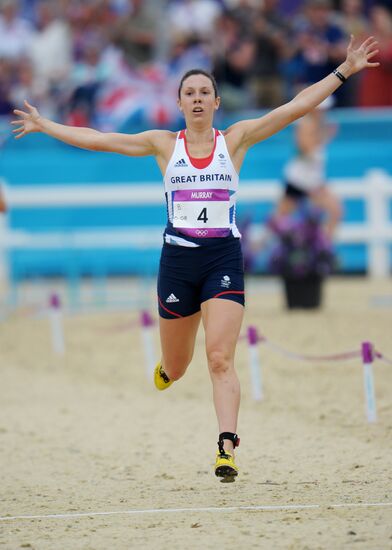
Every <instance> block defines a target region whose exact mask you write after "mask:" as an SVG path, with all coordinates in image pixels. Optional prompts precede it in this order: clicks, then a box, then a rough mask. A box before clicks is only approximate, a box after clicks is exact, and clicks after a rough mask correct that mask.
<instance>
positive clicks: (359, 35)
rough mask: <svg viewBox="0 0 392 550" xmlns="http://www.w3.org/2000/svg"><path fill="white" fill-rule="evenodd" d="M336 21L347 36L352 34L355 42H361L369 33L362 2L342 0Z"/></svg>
mask: <svg viewBox="0 0 392 550" xmlns="http://www.w3.org/2000/svg"><path fill="white" fill-rule="evenodd" d="M337 20H338V21H339V23H340V26H341V27H342V29H343V30H344V32H345V33H346V35H347V36H350V35H351V34H353V35H354V36H355V38H356V39H357V40H362V39H363V38H364V37H365V36H367V35H368V33H369V23H368V21H367V19H366V17H365V13H364V4H363V0H343V2H342V7H341V13H340V14H339V15H338V18H337Z"/></svg>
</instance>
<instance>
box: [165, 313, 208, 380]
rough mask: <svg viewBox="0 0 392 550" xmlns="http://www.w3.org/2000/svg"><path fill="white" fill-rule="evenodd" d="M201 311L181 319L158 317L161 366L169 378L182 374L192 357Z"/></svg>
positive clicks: (176, 377) (173, 378) (179, 376)
mask: <svg viewBox="0 0 392 550" xmlns="http://www.w3.org/2000/svg"><path fill="white" fill-rule="evenodd" d="M200 318H201V312H200V311H198V312H197V313H195V314H194V315H189V316H188V317H182V318H181V319H164V318H163V317H160V318H159V331H160V336H161V349H162V367H163V370H164V371H165V373H166V374H167V376H168V377H169V378H170V380H178V379H179V378H181V376H183V375H184V373H185V371H186V369H187V367H188V365H189V363H190V362H191V360H192V357H193V351H194V349H195V340H196V334H197V329H198V328H199V324H200Z"/></svg>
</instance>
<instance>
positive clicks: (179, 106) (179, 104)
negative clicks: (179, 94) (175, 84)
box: [177, 99, 182, 112]
mask: <svg viewBox="0 0 392 550" xmlns="http://www.w3.org/2000/svg"><path fill="white" fill-rule="evenodd" d="M177 107H178V108H179V109H180V111H181V112H182V107H181V101H180V99H177Z"/></svg>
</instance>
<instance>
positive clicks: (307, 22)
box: [289, 0, 346, 105]
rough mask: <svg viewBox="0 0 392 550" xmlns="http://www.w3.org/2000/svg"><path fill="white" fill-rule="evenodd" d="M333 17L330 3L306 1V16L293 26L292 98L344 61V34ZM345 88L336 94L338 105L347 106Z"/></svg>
mask: <svg viewBox="0 0 392 550" xmlns="http://www.w3.org/2000/svg"><path fill="white" fill-rule="evenodd" d="M332 16H333V12H332V10H331V3H330V0H306V3H305V12H304V16H303V17H300V18H299V19H298V20H297V22H296V23H295V24H294V55H293V57H292V59H291V63H293V62H294V66H295V70H292V71H290V73H289V74H290V77H291V78H293V80H292V81H291V83H290V84H291V88H292V89H291V90H290V95H292V94H295V93H296V92H298V89H300V88H302V87H303V86H306V85H308V84H312V83H314V82H317V81H318V80H320V79H322V78H324V77H325V76H326V75H327V74H329V73H330V72H331V71H332V70H333V68H334V67H335V66H336V64H339V63H340V62H341V61H342V60H343V59H344V55H345V40H346V39H345V35H344V32H343V30H342V29H341V28H340V27H339V26H338V25H337V24H336V23H334V21H333V17H332ZM343 88H344V87H342V88H341V90H339V93H337V94H336V99H337V102H338V104H339V105H342V104H344V96H343V94H344V90H343Z"/></svg>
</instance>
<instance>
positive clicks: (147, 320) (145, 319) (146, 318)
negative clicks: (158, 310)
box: [140, 311, 154, 327]
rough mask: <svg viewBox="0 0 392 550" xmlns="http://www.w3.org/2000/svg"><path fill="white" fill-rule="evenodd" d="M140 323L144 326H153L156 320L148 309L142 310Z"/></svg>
mask: <svg viewBox="0 0 392 550" xmlns="http://www.w3.org/2000/svg"><path fill="white" fill-rule="evenodd" d="M140 324H141V326H142V327H152V326H153V324H154V320H153V318H152V317H151V315H150V314H149V312H148V311H142V312H141V313H140Z"/></svg>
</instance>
